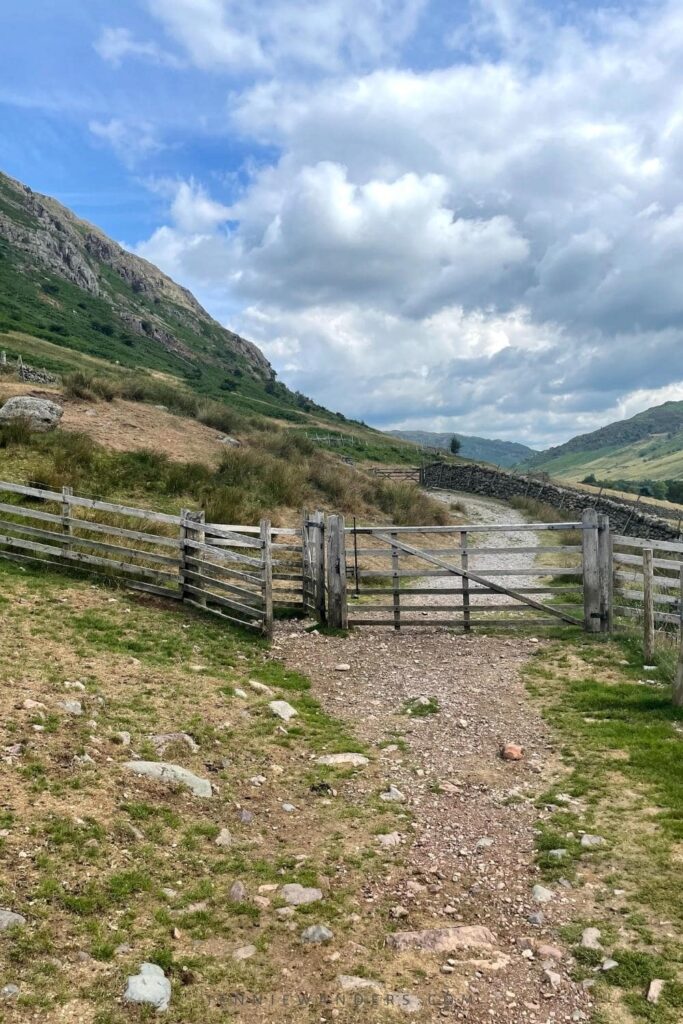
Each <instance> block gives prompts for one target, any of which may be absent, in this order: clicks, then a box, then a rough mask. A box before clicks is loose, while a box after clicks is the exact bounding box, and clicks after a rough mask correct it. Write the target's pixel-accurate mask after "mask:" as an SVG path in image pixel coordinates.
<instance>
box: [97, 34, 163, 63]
mask: <svg viewBox="0 0 683 1024" xmlns="http://www.w3.org/2000/svg"><path fill="white" fill-rule="evenodd" d="M94 46H95V50H96V51H97V53H99V55H100V57H101V58H102V60H106V61H107V62H108V63H109V64H113V65H114V67H119V66H120V65H121V64H122V63H123V61H124V59H125V58H126V57H136V58H138V59H141V60H148V61H151V63H153V64H162V65H166V66H167V67H172V68H179V67H182V62H181V61H180V60H179V59H178V57H176V56H175V55H174V54H172V53H169V52H168V51H167V50H164V49H163V48H162V47H161V46H159V44H158V43H156V42H154V41H152V40H148V41H146V42H142V41H140V40H138V39H136V38H135V37H134V36H133V33H132V32H130V31H129V30H128V29H127V28H111V27H109V28H103V29H102V31H101V33H100V35H99V37H98V38H97V40H96V41H95V44H94Z"/></svg>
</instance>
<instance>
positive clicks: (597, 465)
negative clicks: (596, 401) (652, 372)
mask: <svg viewBox="0 0 683 1024" xmlns="http://www.w3.org/2000/svg"><path fill="white" fill-rule="evenodd" d="M520 468H525V469H531V470H534V471H538V472H545V473H549V474H550V475H551V476H554V477H561V478H562V479H565V480H569V481H573V482H577V481H581V480H584V479H585V478H586V477H588V476H594V477H595V480H596V481H597V482H598V483H600V484H604V485H605V486H608V483H613V484H619V485H620V486H618V487H617V489H618V490H639V489H641V488H643V489H645V490H648V488H649V489H650V490H652V491H653V493H656V492H657V491H660V492H661V491H662V487H661V486H659V487H658V486H657V482H664V481H671V482H672V483H675V482H676V481H683V402H665V403H664V405H658V406H654V407H653V408H652V409H646V410H645V412H640V413H638V414H637V415H636V416H631V417H630V418H629V419H627V420H619V421H618V422H616V423H610V424H609V425H608V426H606V427H601V428H600V429H599V430H594V431H592V432H591V433H589V434H579V435H578V436H577V437H573V438H572V439H571V440H570V441H567V442H566V443H565V444H562V445H558V446H557V447H555V448H549V449H548V450H547V451H544V452H538V453H537V454H535V455H533V456H532V457H531V458H528V459H526V460H525V461H524V462H523V463H522V465H521V466H520ZM653 483H654V487H653V486H652V484H653ZM664 490H665V492H666V491H667V490H668V491H670V492H671V493H660V494H657V495H656V496H659V497H669V498H671V499H672V500H676V501H680V500H681V498H680V497H679V496H675V495H674V493H673V491H674V490H675V491H676V492H677V494H678V491H679V487H678V486H676V487H671V486H668V488H664Z"/></svg>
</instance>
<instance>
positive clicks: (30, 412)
mask: <svg viewBox="0 0 683 1024" xmlns="http://www.w3.org/2000/svg"><path fill="white" fill-rule="evenodd" d="M63 415H64V410H63V409H62V407H61V405H57V403H56V402H50V401H49V400H48V399H47V398H33V397H32V396H31V395H15V397H14V398H9V399H8V400H7V401H6V402H5V404H4V405H3V407H2V409H0V426H1V425H2V424H3V423H10V422H11V421H12V420H26V422H27V423H28V424H29V425H30V427H31V430H55V429H56V427H57V424H58V423H59V421H60V420H61V418H62V416H63Z"/></svg>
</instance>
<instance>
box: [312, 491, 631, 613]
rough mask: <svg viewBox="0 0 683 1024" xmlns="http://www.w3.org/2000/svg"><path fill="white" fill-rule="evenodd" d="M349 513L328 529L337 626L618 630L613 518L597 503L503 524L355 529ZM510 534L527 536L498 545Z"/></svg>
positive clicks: (329, 577)
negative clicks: (553, 516)
mask: <svg viewBox="0 0 683 1024" xmlns="http://www.w3.org/2000/svg"><path fill="white" fill-rule="evenodd" d="M339 518H340V517H330V519H328V523H327V527H326V528H327V534H328V536H327V538H326V540H327V544H326V547H327V551H328V557H329V554H330V552H332V555H333V561H332V562H331V563H329V564H328V566H327V592H328V621H329V624H330V625H332V626H340V627H342V628H343V627H345V626H347V625H349V626H393V627H394V628H395V629H401V628H402V627H404V626H435V625H437V626H439V625H440V626H448V627H462V628H463V629H464V630H465V631H466V632H468V631H470V630H471V629H473V628H476V627H481V628H490V627H493V626H495V627H496V628H500V627H503V628H515V627H522V626H535V627H536V626H550V625H554V626H557V625H559V624H566V625H571V626H583V627H584V628H585V629H586V630H588V631H589V632H599V631H607V630H608V629H609V628H610V604H611V586H610V582H611V566H610V544H609V522H608V520H607V517H598V516H597V515H596V513H595V512H594V510H592V509H590V510H587V511H586V512H585V513H584V516H583V519H582V521H581V522H567V523H524V524H510V525H493V526H489V525H457V526H425V527H419V526H417V527H405V526H365V527H357V526H352V527H346V528H345V527H344V526H343V523H342V524H341V526H340V525H339V524H338V523H337V522H336V520H337V519H339ZM333 520H335V521H333ZM501 533H506V534H510V533H513V534H520V539H521V542H519V543H514V544H513V545H508V544H506V545H505V546H502V545H500V544H497V543H496V538H497V537H499V536H500V534H501ZM335 535H336V540H335ZM535 535H540V536H541V538H542V539H541V543H540V544H539V543H535V542H534V543H532V538H535ZM526 536H528V537H529V540H528V542H526V543H525V539H526ZM479 540H483V543H478V541H479ZM530 613H531V614H530Z"/></svg>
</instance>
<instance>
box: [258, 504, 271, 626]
mask: <svg viewBox="0 0 683 1024" xmlns="http://www.w3.org/2000/svg"><path fill="white" fill-rule="evenodd" d="M261 545H262V547H261V573H262V586H263V633H264V636H267V637H272V635H273V541H272V536H271V530H270V519H262V520H261Z"/></svg>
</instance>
